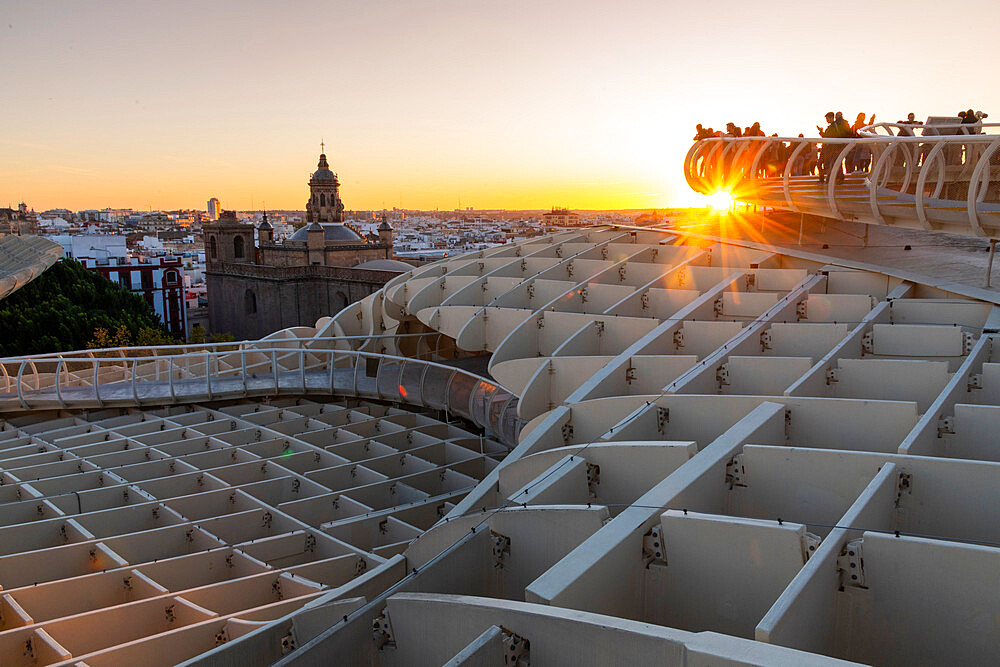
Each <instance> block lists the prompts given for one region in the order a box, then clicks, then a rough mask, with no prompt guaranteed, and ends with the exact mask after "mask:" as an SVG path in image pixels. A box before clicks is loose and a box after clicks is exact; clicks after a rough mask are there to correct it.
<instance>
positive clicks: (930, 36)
mask: <svg viewBox="0 0 1000 667" xmlns="http://www.w3.org/2000/svg"><path fill="white" fill-rule="evenodd" d="M998 25H1000V3H997V2H978V3H974V4H972V5H968V4H963V3H956V4H953V5H947V4H946V3H941V2H940V1H938V0H913V1H910V2H898V1H897V2H880V1H874V2H867V3H863V4H850V3H837V2H822V3H820V2H807V1H803V0H787V1H780V2H778V1H770V2H768V1H764V0H758V1H756V2H751V1H744V2H737V1H734V0H704V1H702V2H690V1H685V2H678V1H670V0H647V1H629V0H617V1H608V0H566V1H563V0H527V1H525V0H505V1H504V2H499V1H497V0H489V1H479V0H439V1H431V0H419V1H418V0H410V1H407V0H394V1H391V0H385V1H383V0H321V1H315V2H313V1H311V0H310V1H306V0H285V1H282V2H273V1H269V2H263V1H261V2H255V1H250V0H241V1H240V2H223V1H214V0H213V1H211V2H208V1H204V0H198V1H187V0H169V1H167V2H164V1H162V0H161V1H157V2H150V1H146V0H129V1H111V0H107V1H104V2H100V1H96V0H90V1H86V2H84V1H79V0H64V1H60V2H55V1H49V0H2V2H0V96H2V97H0V206H5V205H7V203H8V202H10V203H16V202H17V201H20V200H22V199H23V200H24V201H26V202H27V203H28V204H29V205H30V206H32V207H34V208H35V209H36V210H43V209H46V208H50V207H55V206H61V207H67V208H71V209H82V208H96V207H102V208H103V207H105V206H113V207H134V208H146V207H148V206H151V207H152V208H154V209H156V208H181V207H184V208H199V209H204V208H205V201H206V200H207V199H208V198H209V197H212V196H215V197H219V199H221V200H222V204H223V206H224V207H226V208H239V209H245V208H250V206H251V201H252V202H253V205H254V206H255V207H257V208H260V207H261V206H262V202H266V204H267V207H268V208H296V209H301V208H303V207H304V206H305V200H306V197H307V193H308V190H307V186H306V178H307V176H308V173H309V172H310V171H311V170H312V169H314V168H315V164H316V160H317V154H318V153H319V142H320V138H324V139H325V140H326V152H327V154H328V156H329V158H330V162H331V165H332V167H333V169H334V170H336V171H338V172H339V174H340V177H341V183H342V187H341V194H342V196H343V199H344V201H345V204H346V206H347V208H349V209H367V208H383V207H390V208H391V207H392V206H399V205H400V204H402V206H404V207H407V208H425V209H428V208H436V207H440V208H443V209H448V208H455V207H456V206H457V205H458V202H459V200H461V202H462V205H463V206H476V207H480V208H493V207H503V208H542V207H548V206H551V205H562V206H569V207H576V208H640V207H654V206H656V207H660V206H671V205H686V204H690V203H694V202H695V201H696V197H695V196H694V195H693V194H692V193H690V191H689V189H688V187H687V185H686V184H685V183H684V180H683V177H682V175H681V161H682V158H683V156H684V153H685V151H686V150H687V148H688V147H689V145H690V139H691V137H692V135H693V134H694V129H693V127H694V124H695V123H696V122H703V123H705V124H706V125H711V126H713V127H716V128H722V127H724V126H725V123H726V121H729V120H732V121H734V122H736V123H738V124H739V125H741V126H745V125H749V124H750V123H751V122H753V121H754V120H759V121H760V122H761V123H762V125H763V128H764V130H765V131H766V132H768V133H771V132H779V133H782V134H798V133H799V132H806V133H807V136H808V134H809V132H810V130H811V131H812V132H815V127H814V126H815V125H816V123H817V122H820V121H821V120H822V115H823V113H824V112H825V111H827V110H842V111H844V113H845V115H847V116H848V117H851V118H853V116H854V115H855V114H856V113H857V112H858V111H865V112H866V113H871V112H876V113H877V114H878V116H879V118H880V119H883V120H897V119H899V118H902V117H904V116H905V114H906V112H908V111H915V112H916V113H917V116H918V117H921V118H922V117H924V116H927V115H941V114H950V113H955V112H956V111H958V110H959V109H961V108H967V107H970V106H972V107H975V108H977V109H983V110H985V111H988V112H992V113H993V114H995V115H996V116H997V117H998V118H1000V86H997V85H996V76H997V75H996V71H997V64H998V57H997V54H998V48H997V46H996V42H997V40H998V39H1000V36H998V33H997V26H998ZM991 120H992V118H991Z"/></svg>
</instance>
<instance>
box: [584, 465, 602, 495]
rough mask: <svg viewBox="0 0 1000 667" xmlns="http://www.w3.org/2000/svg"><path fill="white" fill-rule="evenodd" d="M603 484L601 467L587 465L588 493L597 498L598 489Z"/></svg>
mask: <svg viewBox="0 0 1000 667" xmlns="http://www.w3.org/2000/svg"><path fill="white" fill-rule="evenodd" d="M600 483H601V466H599V465H597V464H595V463H588V464H587V491H588V493H589V494H590V497H591V498H596V497H597V487H598V485H600Z"/></svg>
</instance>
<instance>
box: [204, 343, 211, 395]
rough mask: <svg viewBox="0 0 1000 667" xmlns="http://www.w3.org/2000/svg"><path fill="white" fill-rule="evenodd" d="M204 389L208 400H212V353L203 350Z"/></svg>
mask: <svg viewBox="0 0 1000 667" xmlns="http://www.w3.org/2000/svg"><path fill="white" fill-rule="evenodd" d="M205 390H206V391H207V392H208V400H212V353H211V352H205Z"/></svg>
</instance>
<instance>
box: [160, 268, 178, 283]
mask: <svg viewBox="0 0 1000 667" xmlns="http://www.w3.org/2000/svg"><path fill="white" fill-rule="evenodd" d="M163 282H165V283H175V282H177V272H176V271H167V272H166V273H165V274H163Z"/></svg>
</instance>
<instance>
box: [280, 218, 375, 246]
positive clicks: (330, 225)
mask: <svg viewBox="0 0 1000 667" xmlns="http://www.w3.org/2000/svg"><path fill="white" fill-rule="evenodd" d="M317 226H318V227H319V228H320V229H322V231H323V240H324V241H330V242H338V243H344V242H358V241H361V240H362V239H361V235H360V234H358V233H357V232H356V231H355V230H354V229H353V228H351V227H350V226H349V225H346V224H344V223H342V222H313V223H310V224H308V225H306V226H304V227H301V228H300V229H297V230H296V231H295V233H294V234H292V235H291V236H289V237H288V240H289V241H307V240H308V239H309V231H310V229H313V230H316V227H317ZM316 231H318V230H316Z"/></svg>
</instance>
